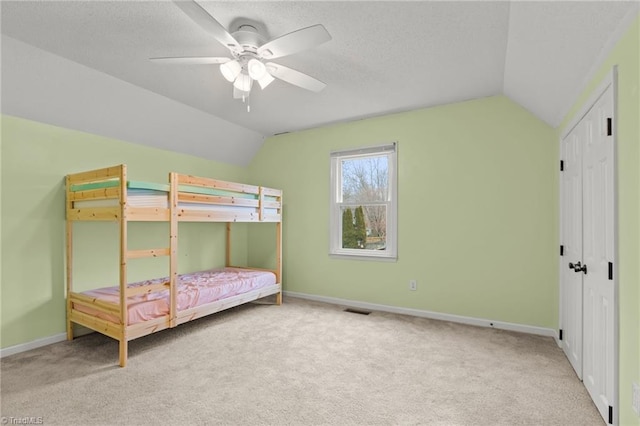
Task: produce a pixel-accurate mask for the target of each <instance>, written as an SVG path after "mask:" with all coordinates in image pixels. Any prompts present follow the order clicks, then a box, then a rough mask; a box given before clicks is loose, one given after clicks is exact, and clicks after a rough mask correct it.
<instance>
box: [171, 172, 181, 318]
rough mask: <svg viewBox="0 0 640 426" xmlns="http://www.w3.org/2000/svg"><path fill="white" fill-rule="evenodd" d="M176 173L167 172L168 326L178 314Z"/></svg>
mask: <svg viewBox="0 0 640 426" xmlns="http://www.w3.org/2000/svg"><path fill="white" fill-rule="evenodd" d="M178 183H179V182H178V174H177V173H176V172H170V173H169V185H170V188H169V213H170V218H169V219H170V222H169V252H170V253H169V327H175V326H176V318H177V316H178V283H177V279H178Z"/></svg>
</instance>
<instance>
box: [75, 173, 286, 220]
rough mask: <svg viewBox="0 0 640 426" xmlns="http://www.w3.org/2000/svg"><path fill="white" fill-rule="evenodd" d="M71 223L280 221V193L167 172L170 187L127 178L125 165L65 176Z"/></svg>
mask: <svg viewBox="0 0 640 426" xmlns="http://www.w3.org/2000/svg"><path fill="white" fill-rule="evenodd" d="M66 195H67V205H66V211H67V220H71V221H117V220H121V219H124V220H127V221H165V222H166V221H171V220H172V219H173V218H175V220H177V221H178V222H281V220H282V191H281V190H278V189H273V188H267V187H263V186H255V185H247V184H242V183H235V182H227V181H223V180H216V179H210V178H205V177H197V176H191V175H185V174H181V173H176V172H171V173H169V183H168V184H167V183H154V182H143V181H133V180H128V179H127V166H126V165H124V164H121V165H119V166H114V167H107V168H104V169H98V170H91V171H87V172H82V173H74V174H70V175H67V178H66Z"/></svg>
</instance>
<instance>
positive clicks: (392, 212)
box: [329, 143, 397, 259]
mask: <svg viewBox="0 0 640 426" xmlns="http://www.w3.org/2000/svg"><path fill="white" fill-rule="evenodd" d="M396 170H397V168H396V143H393V144H390V145H383V146H376V147H369V148H362V149H354V150H349V151H340V152H332V153H331V212H330V237H329V239H330V245H331V246H330V250H329V253H330V254H331V255H336V256H358V257H364V258H377V259H395V258H396V256H397V244H396V241H397V235H396V234H397V232H396V229H397V228H396V222H397V219H396V218H397V201H396V200H397V185H396V182H397V173H396Z"/></svg>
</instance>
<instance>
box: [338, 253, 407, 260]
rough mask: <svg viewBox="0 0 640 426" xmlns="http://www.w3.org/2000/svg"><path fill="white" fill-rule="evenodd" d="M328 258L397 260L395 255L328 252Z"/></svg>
mask: <svg viewBox="0 0 640 426" xmlns="http://www.w3.org/2000/svg"><path fill="white" fill-rule="evenodd" d="M329 258H330V259H343V260H364V261H374V262H397V261H398V257H397V256H368V255H366V254H345V253H329Z"/></svg>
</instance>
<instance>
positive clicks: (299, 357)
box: [0, 298, 603, 425]
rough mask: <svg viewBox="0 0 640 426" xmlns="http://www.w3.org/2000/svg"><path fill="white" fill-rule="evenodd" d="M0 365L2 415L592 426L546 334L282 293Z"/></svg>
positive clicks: (589, 409) (588, 405)
mask: <svg viewBox="0 0 640 426" xmlns="http://www.w3.org/2000/svg"><path fill="white" fill-rule="evenodd" d="M117 361H118V345H117V342H116V341H114V340H111V339H110V338H107V337H104V336H102V335H99V334H95V333H94V334H91V335H88V336H84V337H81V338H77V339H76V340H74V341H72V342H63V343H59V344H55V345H51V346H48V347H44V348H40V349H36V350H33V351H30V352H25V353H22V354H18V355H13V356H10V357H6V358H4V359H2V361H1V397H2V399H1V402H0V407H1V415H2V416H4V417H14V418H23V417H27V416H28V417H41V418H42V420H43V422H44V424H65V425H80V424H82V425H92V424H105V425H107V424H108V425H111V424H127V425H143V424H153V425H157V424H165V425H168V424H222V425H259V424H265V425H324V424H327V425H404V424H412V425H415V424H425V425H602V424H603V421H602V420H601V418H600V416H599V415H598V413H597V411H596V409H595V407H594V405H593V404H592V402H591V400H590V399H589V396H588V395H587V392H586V390H585V389H584V387H583V386H582V384H581V383H580V381H579V380H578V378H577V377H576V375H575V374H574V372H573V370H572V369H571V366H570V365H569V362H568V361H567V360H566V358H565V357H564V355H563V353H562V351H561V349H559V348H558V346H557V345H556V344H555V342H554V341H553V339H551V338H547V337H540V336H531V335H526V334H519V333H513V332H506V331H501V330H495V329H488V328H478V327H471V326H465V325H460V324H454V323H448V322H441V321H434V320H428V319H424V318H415V317H408V316H402V315H395V314H388V313H377V312H374V313H372V314H371V315H368V316H364V315H359V314H353V313H347V312H343V311H342V308H341V307H338V306H333V305H326V304H321V303H315V302H309V301H304V300H300V299H294V298H286V299H285V303H284V304H283V305H282V306H275V305H269V304H264V303H262V304H259V303H253V304H249V305H244V306H240V307H237V308H233V309H231V310H229V311H226V312H221V313H218V314H215V315H213V316H210V317H207V318H203V319H200V320H197V321H194V322H191V323H188V324H185V325H181V326H179V327H177V328H175V329H171V330H166V331H162V332H160V333H157V334H155V335H152V336H148V337H144V338H141V339H138V340H135V341H132V342H130V344H129V364H128V366H127V367H126V368H119V367H118V366H117Z"/></svg>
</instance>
